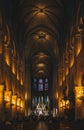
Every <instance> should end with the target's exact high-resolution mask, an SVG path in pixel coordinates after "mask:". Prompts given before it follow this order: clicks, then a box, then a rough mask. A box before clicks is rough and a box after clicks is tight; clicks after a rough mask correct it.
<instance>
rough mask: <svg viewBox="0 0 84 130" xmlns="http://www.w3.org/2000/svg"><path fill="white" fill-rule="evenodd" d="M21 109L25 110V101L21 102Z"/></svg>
mask: <svg viewBox="0 0 84 130" xmlns="http://www.w3.org/2000/svg"><path fill="white" fill-rule="evenodd" d="M21 108H24V101H23V100H21Z"/></svg>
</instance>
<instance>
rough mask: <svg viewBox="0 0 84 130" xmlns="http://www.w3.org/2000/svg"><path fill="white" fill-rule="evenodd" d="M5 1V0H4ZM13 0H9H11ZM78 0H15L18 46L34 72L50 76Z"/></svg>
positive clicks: (13, 9)
mask: <svg viewBox="0 0 84 130" xmlns="http://www.w3.org/2000/svg"><path fill="white" fill-rule="evenodd" d="M4 1H5V0H4ZM9 1H10V0H9ZM74 2H75V0H12V1H11V5H12V9H11V10H12V25H13V27H12V28H13V31H14V32H15V34H16V37H17V41H18V45H16V46H17V49H18V50H19V51H20V52H22V51H24V53H25V60H26V62H28V63H29V62H30V64H31V70H32V74H33V76H49V75H50V72H51V68H52V65H53V63H54V62H55V63H57V60H58V59H59V54H60V52H62V49H63V48H64V46H65V40H66V39H65V38H66V37H65V36H66V33H67V32H68V29H69V24H70V20H71V16H72V13H73V8H74Z"/></svg>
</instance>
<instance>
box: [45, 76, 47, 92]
mask: <svg viewBox="0 0 84 130" xmlns="http://www.w3.org/2000/svg"><path fill="white" fill-rule="evenodd" d="M47 90H48V78H46V79H45V91H47Z"/></svg>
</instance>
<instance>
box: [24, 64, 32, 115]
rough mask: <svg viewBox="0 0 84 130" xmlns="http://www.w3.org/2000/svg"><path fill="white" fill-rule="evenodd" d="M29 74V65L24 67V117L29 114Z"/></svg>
mask: <svg viewBox="0 0 84 130" xmlns="http://www.w3.org/2000/svg"><path fill="white" fill-rule="evenodd" d="M30 74H31V72H30V64H27V65H26V69H25V84H24V86H25V116H28V115H30V113H31V75H30Z"/></svg>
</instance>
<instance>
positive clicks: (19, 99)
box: [17, 98, 21, 107]
mask: <svg viewBox="0 0 84 130" xmlns="http://www.w3.org/2000/svg"><path fill="white" fill-rule="evenodd" d="M20 104H21V98H17V106H18V107H20Z"/></svg>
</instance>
